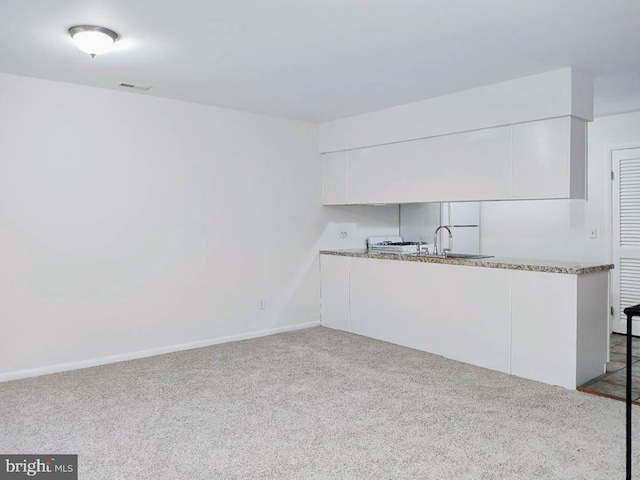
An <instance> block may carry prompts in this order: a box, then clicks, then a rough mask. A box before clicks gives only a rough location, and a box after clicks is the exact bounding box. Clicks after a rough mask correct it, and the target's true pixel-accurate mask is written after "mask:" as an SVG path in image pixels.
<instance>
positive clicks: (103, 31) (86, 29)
mask: <svg viewBox="0 0 640 480" xmlns="http://www.w3.org/2000/svg"><path fill="white" fill-rule="evenodd" d="M69 35H71V38H72V39H73V41H74V43H75V44H76V46H77V47H78V48H79V49H80V50H82V51H83V52H85V53H88V54H89V55H91V57H92V58H93V57H95V56H96V55H100V54H101V53H105V52H108V51H109V50H111V49H112V48H113V44H114V43H116V41H117V40H118V37H119V36H118V34H117V33H116V32H114V31H113V30H109V29H108V28H104V27H95V26H93V25H77V26H75V27H71V28H70V29H69Z"/></svg>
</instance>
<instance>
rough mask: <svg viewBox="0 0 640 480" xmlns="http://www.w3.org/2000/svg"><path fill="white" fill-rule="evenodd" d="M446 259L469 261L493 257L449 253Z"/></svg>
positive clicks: (491, 256)
mask: <svg viewBox="0 0 640 480" xmlns="http://www.w3.org/2000/svg"><path fill="white" fill-rule="evenodd" d="M445 258H465V259H469V260H476V259H478V258H493V255H475V254H473V253H447V254H446V255H445Z"/></svg>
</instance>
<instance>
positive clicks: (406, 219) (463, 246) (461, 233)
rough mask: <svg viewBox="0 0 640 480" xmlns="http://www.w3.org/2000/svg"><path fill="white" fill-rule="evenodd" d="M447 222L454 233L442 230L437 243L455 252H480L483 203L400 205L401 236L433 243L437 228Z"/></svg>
mask: <svg viewBox="0 0 640 480" xmlns="http://www.w3.org/2000/svg"><path fill="white" fill-rule="evenodd" d="M440 225H446V226H448V227H449V228H450V230H451V232H452V234H453V241H452V242H451V244H449V234H448V233H447V231H446V230H445V229H441V230H440V234H439V237H438V246H439V248H440V246H442V247H443V248H452V251H453V252H455V253H472V254H476V255H478V254H480V227H479V225H480V203H479V202H454V203H408V204H403V205H400V235H401V236H402V238H403V239H405V240H406V241H408V242H428V243H430V244H432V243H433V235H434V233H435V230H436V228H438V227H439V226H440Z"/></svg>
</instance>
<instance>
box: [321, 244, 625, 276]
mask: <svg viewBox="0 0 640 480" xmlns="http://www.w3.org/2000/svg"><path fill="white" fill-rule="evenodd" d="M320 253H321V254H325V255H338V256H343V257H360V258H377V259H384V260H401V261H408V262H424V263H444V264H447V265H464V266H468V267H487V268H504V269H509V270H527V271H530V272H548V273H567V274H573V275H584V274H585V273H593V272H602V271H606V270H611V269H612V268H613V265H612V264H608V263H607V264H598V263H585V262H561V261H556V260H533V259H523V258H502V257H490V258H478V259H469V258H464V259H463V258H444V257H433V256H427V255H418V254H416V253H413V254H411V253H410V254H397V253H380V252H369V251H367V249H366V248H356V249H348V250H321V251H320Z"/></svg>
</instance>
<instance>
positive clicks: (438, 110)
mask: <svg viewBox="0 0 640 480" xmlns="http://www.w3.org/2000/svg"><path fill="white" fill-rule="evenodd" d="M564 116H573V117H576V118H579V119H582V120H586V121H591V120H593V80H592V78H591V77H590V76H588V75H586V74H584V73H583V72H579V71H576V70H574V69H571V68H563V69H560V70H556V71H553V72H548V73H543V74H539V75H533V76H529V77H524V78H519V79H516V80H511V81H507V82H501V83H496V84H492V85H487V86H484V87H479V88H474V89H471V90H465V91H463V92H458V93H454V94H450V95H445V96H441V97H436V98H431V99H428V100H424V101H422V102H416V103H410V104H407V105H401V106H398V107H392V108H388V109H385V110H379V111H377V112H372V113H366V114H362V115H357V116H354V117H349V118H344V119H340V120H335V121H332V122H326V123H322V124H320V127H319V136H320V140H319V142H320V151H321V152H322V153H327V152H336V151H342V150H350V149H355V148H363V147H370V146H375V145H383V144H387V143H395V142H402V141H407V140H415V139H421V138H428V137H435V136H440V135H448V134H452V133H460V132H467V131H471V130H480V129H486V128H492V127H498V126H503V125H511V124H516V123H524V122H531V121H536V120H543V119H548V118H556V117H564Z"/></svg>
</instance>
